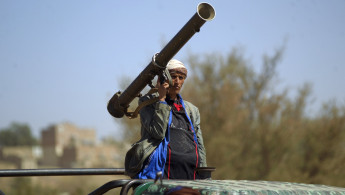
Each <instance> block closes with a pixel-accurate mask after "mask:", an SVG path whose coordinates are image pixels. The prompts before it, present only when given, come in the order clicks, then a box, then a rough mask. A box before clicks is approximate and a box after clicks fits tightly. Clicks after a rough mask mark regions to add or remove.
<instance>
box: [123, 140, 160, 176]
mask: <svg viewBox="0 0 345 195" xmlns="http://www.w3.org/2000/svg"><path fill="white" fill-rule="evenodd" d="M158 144H159V143H158ZM158 144H157V143H152V142H150V141H149V140H148V139H143V140H140V141H138V142H136V143H135V144H133V146H132V148H131V149H129V150H128V151H127V153H126V157H125V174H126V175H128V176H129V177H131V178H134V177H135V176H136V175H137V174H138V173H139V172H140V170H141V169H142V167H143V164H144V162H145V160H146V159H147V158H148V157H149V156H150V155H151V153H152V152H153V151H154V150H155V149H156V148H157V146H158Z"/></svg>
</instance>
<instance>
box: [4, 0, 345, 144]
mask: <svg viewBox="0 0 345 195" xmlns="http://www.w3.org/2000/svg"><path fill="white" fill-rule="evenodd" d="M199 3H200V1H195V0H188V1H183V0H174V1H160V0H150V1H114V0H101V1H94V0H74V1H70V0H59V1H46V0H30V1H23V0H0V129H1V128H6V127H9V125H10V124H11V123H12V122H18V123H25V124H28V125H29V126H30V127H31V129H32V130H33V132H34V134H35V135H36V136H39V135H40V131H41V130H42V129H44V128H47V127H48V126H49V125H52V124H58V123H63V122H70V123H73V124H75V125H76V126H78V127H81V128H94V129H95V130H96V131H97V135H98V137H99V138H101V137H105V136H114V137H115V138H120V137H121V130H120V124H121V122H122V120H123V119H115V118H113V117H112V116H111V115H110V114H109V113H108V112H107V109H106V106H107V102H108V100H109V99H110V98H111V96H112V95H113V94H114V93H115V92H117V91H119V90H121V91H123V90H124V89H123V88H121V79H123V78H124V77H128V78H133V79H134V78H135V77H136V76H137V75H139V73H140V72H141V71H142V70H143V69H144V68H145V67H146V66H147V65H148V64H149V62H150V60H151V57H152V56H153V54H155V53H156V52H159V51H160V50H161V49H162V48H163V47H164V46H165V45H164V44H163V43H167V42H168V41H169V40H170V39H171V38H172V37H173V36H174V35H175V34H176V33H177V32H178V31H179V30H180V29H181V28H182V27H183V25H184V24H185V23H186V22H187V21H188V20H189V19H190V18H191V17H192V16H193V15H194V14H195V13H196V8H197V5H198V4H199ZM208 3H210V4H211V5H212V6H213V7H214V9H215V10H216V17H215V18H214V19H213V20H212V21H208V22H206V23H205V24H204V25H203V26H202V28H201V30H200V32H199V33H196V34H195V35H194V36H193V37H192V38H191V40H190V41H189V42H187V43H186V45H185V46H184V47H183V48H182V49H181V50H180V51H179V52H178V53H177V54H176V56H175V57H174V58H177V59H179V60H181V61H184V60H186V59H187V58H188V54H190V53H193V54H198V55H203V54H210V53H220V54H222V55H224V56H225V55H226V54H228V53H229V52H231V50H232V49H233V48H242V49H243V54H244V56H245V57H246V58H247V59H248V60H249V61H250V62H251V63H252V66H253V69H257V70H260V67H261V66H262V57H263V55H273V54H274V52H275V51H276V49H278V48H280V47H282V46H284V47H285V50H284V54H283V57H282V60H281V62H280V63H279V64H278V67H277V72H278V77H279V80H280V81H279V84H278V83H277V86H276V87H277V88H278V89H283V88H286V87H288V88H289V89H290V91H296V90H297V89H298V88H299V87H301V86H302V85H303V84H304V83H310V84H312V97H311V99H312V100H311V103H312V104H313V105H314V107H315V108H318V107H320V106H321V105H322V103H324V102H328V101H330V100H336V101H338V102H341V103H344V100H345V93H344V92H345V85H344V83H345V82H344V81H345V79H344V75H345V23H344V22H345V1H343V0H329V1H324V0H303V1H300V0H285V1H276V0H261V1H256V0H224V1H221V0H217V1H216V0H210V1H208ZM186 66H187V68H188V64H186ZM313 111H314V112H317V109H314V110H313ZM138 122H139V121H138Z"/></svg>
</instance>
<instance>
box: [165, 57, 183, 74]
mask: <svg viewBox="0 0 345 195" xmlns="http://www.w3.org/2000/svg"><path fill="white" fill-rule="evenodd" d="M167 68H168V70H169V72H170V73H172V72H178V73H181V74H184V75H185V76H186V77H187V68H186V67H185V66H184V64H183V63H182V62H180V61H178V60H176V59H172V60H170V61H169V62H168V65H167Z"/></svg>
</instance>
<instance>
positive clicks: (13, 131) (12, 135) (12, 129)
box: [0, 123, 38, 146]
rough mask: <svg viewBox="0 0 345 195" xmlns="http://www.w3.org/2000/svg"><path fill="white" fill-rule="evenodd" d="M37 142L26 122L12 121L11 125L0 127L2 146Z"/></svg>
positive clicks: (30, 144)
mask: <svg viewBox="0 0 345 195" xmlns="http://www.w3.org/2000/svg"><path fill="white" fill-rule="evenodd" d="M37 143H38V141H37V139H36V138H35V137H34V136H33V135H32V133H31V129H30V127H29V126H28V125H26V124H19V123H12V124H11V125H10V126H9V127H7V128H3V129H0V146H34V145H37Z"/></svg>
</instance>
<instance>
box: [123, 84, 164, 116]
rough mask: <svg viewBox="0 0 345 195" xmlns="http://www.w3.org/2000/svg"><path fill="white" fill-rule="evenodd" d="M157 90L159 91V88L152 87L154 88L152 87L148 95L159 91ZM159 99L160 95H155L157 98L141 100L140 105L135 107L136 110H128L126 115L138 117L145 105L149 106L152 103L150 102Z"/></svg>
mask: <svg viewBox="0 0 345 195" xmlns="http://www.w3.org/2000/svg"><path fill="white" fill-rule="evenodd" d="M157 91H158V89H157V88H152V89H150V91H149V92H148V93H147V94H146V95H151V94H153V93H155V92H157ZM158 101H159V97H155V98H152V99H148V100H145V101H143V102H141V103H140V104H139V105H138V107H137V108H136V109H135V111H134V112H127V113H126V116H128V118H130V119H134V118H137V117H138V114H139V111H140V110H141V109H142V108H143V107H145V106H147V105H150V104H153V103H155V102H158Z"/></svg>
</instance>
